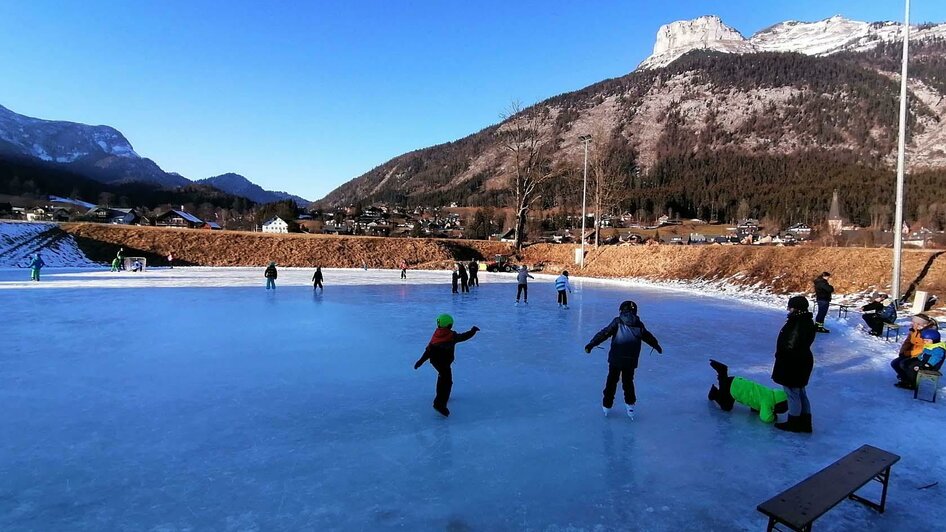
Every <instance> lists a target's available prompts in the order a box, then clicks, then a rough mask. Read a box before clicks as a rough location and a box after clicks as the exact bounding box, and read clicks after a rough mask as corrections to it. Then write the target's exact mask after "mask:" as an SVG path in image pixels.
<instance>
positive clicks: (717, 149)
mask: <svg viewBox="0 0 946 532" xmlns="http://www.w3.org/2000/svg"><path fill="white" fill-rule="evenodd" d="M913 29H914V30H915V31H914V32H911V35H912V38H911V40H914V39H915V40H914V42H913V44H912V45H911V51H912V55H911V67H910V96H909V101H910V117H909V143H908V146H907V149H908V154H907V155H908V164H909V171H910V172H911V186H910V187H909V189H908V190H907V194H908V199H907V204H908V207H907V208H908V212H907V216H908V217H913V218H912V219H917V218H923V217H927V218H930V219H933V218H937V217H939V214H938V213H939V209H940V207H939V205H941V204H944V203H946V189H943V187H941V186H937V185H936V183H937V182H938V181H937V179H941V178H943V176H944V175H946V40H944V39H943V38H941V37H943V36H946V24H938V25H937V24H925V25H922V26H918V27H916V28H913ZM901 30H902V27H901V26H900V25H898V24H896V23H887V22H879V23H866V22H857V21H850V20H847V19H843V18H841V17H832V18H830V19H827V20H823V21H820V22H813V23H803V22H784V23H781V24H777V25H775V26H772V27H771V28H768V29H766V30H763V31H761V32H759V33H758V34H756V35H755V36H753V37H752V38H751V39H745V38H744V37H743V36H742V35H741V34H740V33H739V32H738V31H736V30H735V29H733V28H730V27H729V26H726V25H725V24H723V23H722V21H721V20H720V19H719V18H718V17H701V18H699V19H696V20H692V21H681V22H674V23H672V24H668V25H666V26H663V27H662V28H661V29H660V32H659V33H658V35H657V43H656V45H655V47H654V54H653V55H652V56H651V57H649V58H648V59H646V60H645V61H644V62H642V63H641V65H640V67H639V68H637V69H636V70H634V71H633V72H631V73H629V74H627V75H624V76H621V77H618V78H613V79H607V80H604V81H601V82H598V83H595V84H593V85H590V86H588V87H585V88H582V89H579V90H575V91H572V92H568V93H564V94H560V95H558V96H554V97H551V98H549V99H547V100H544V101H542V102H539V103H537V104H535V105H534V106H532V107H529V108H526V109H524V110H522V113H521V114H517V115H515V116H513V117H511V118H510V119H508V120H504V121H503V122H500V123H498V124H495V125H492V126H489V127H487V128H485V129H483V130H481V131H479V132H476V133H473V134H471V135H469V136H466V137H464V138H461V139H458V140H456V141H453V142H448V143H446V144H441V145H437V146H431V147H428V148H423V149H418V150H414V151H411V152H408V153H405V154H403V155H399V156H397V157H395V158H393V159H391V160H390V161H387V162H385V163H383V164H381V165H379V166H378V167H376V168H374V169H372V170H370V171H368V172H366V173H365V174H363V175H361V176H359V177H357V178H355V179H353V180H351V181H349V182H347V183H345V184H343V185H342V186H340V187H338V188H337V189H335V190H334V191H332V192H331V193H329V194H328V195H327V196H326V197H325V198H323V199H322V200H320V203H323V204H326V205H348V204H350V203H354V202H361V203H370V202H372V201H386V202H391V203H397V204H407V205H448V204H450V203H453V202H456V203H458V204H460V205H461V206H473V207H476V206H510V204H511V202H512V198H513V192H512V190H511V184H512V183H513V176H514V170H513V169H514V168H515V166H516V160H515V158H514V156H513V154H512V153H511V152H510V150H509V149H508V145H504V143H503V141H502V138H503V137H502V135H504V134H506V135H508V134H509V132H510V131H513V130H514V128H515V124H514V123H513V121H514V120H517V117H521V116H531V117H534V118H531V119H529V120H534V121H535V122H534V123H533V122H531V121H530V122H529V124H530V125H529V126H528V127H529V130H530V131H535V132H536V135H537V137H538V141H539V145H540V146H541V150H540V151H539V152H538V153H537V156H539V157H541V164H542V166H541V168H543V172H545V173H546V174H547V175H550V176H551V178H550V179H549V180H548V181H546V182H545V183H544V184H543V185H542V188H541V190H538V194H539V195H540V198H539V199H538V200H537V201H536V203H535V204H534V206H535V208H545V209H550V208H555V207H558V208H561V207H566V208H569V209H574V208H575V205H579V206H580V205H581V201H582V200H581V179H580V176H581V175H582V146H581V144H580V143H579V141H578V139H579V137H580V136H582V135H592V137H593V142H592V144H591V157H592V161H594V160H598V161H599V162H600V163H602V164H601V165H599V166H601V168H603V170H602V171H603V172H605V173H606V174H607V175H606V178H607V179H610V180H614V181H615V182H616V183H617V185H618V190H620V191H621V192H622V195H623V196H624V199H622V200H621V202H620V205H619V206H613V208H620V209H622V210H625V211H629V212H633V213H639V212H640V213H644V214H646V215H647V216H654V217H656V216H657V215H659V214H660V213H664V214H666V213H668V212H672V213H674V214H675V215H681V216H695V217H700V218H719V219H733V218H736V217H737V213H742V214H745V213H749V214H751V215H753V216H755V217H763V216H771V217H773V218H774V219H777V220H784V221H786V222H787V221H790V220H795V221H797V220H798V219H812V220H817V219H818V217H819V216H823V215H824V213H826V212H827V208H828V202H829V201H830V198H831V195H832V192H833V190H834V189H840V195H841V201H842V203H843V204H844V205H843V207H844V209H845V210H846V211H847V212H849V213H851V214H852V217H853V218H854V219H855V220H856V221H857V222H858V223H862V224H865V225H866V224H868V223H871V222H872V221H875V220H883V219H885V217H886V219H889V212H890V205H891V202H890V197H892V194H893V190H892V183H893V182H894V180H893V179H892V177H891V176H892V172H893V168H894V166H895V162H896V148H897V134H898V130H897V123H898V110H899V83H898V78H899V72H900V52H901V46H900V44H899V43H897V42H896V38H897V36H898V35H900V36H902V33H900V32H901ZM497 111H501V109H497ZM533 124H534V125H533ZM594 168H595V165H592V173H595V170H594ZM576 176H579V177H577V178H576ZM576 183H577V185H576ZM592 190H594V189H593V188H591V189H589V197H590V195H591V194H592V192H591V191H592ZM911 196H912V197H911ZM740 207H741V208H740ZM579 208H580V207H579ZM572 212H574V211H572ZM930 212H934V213H935V216H934V215H930V214H929V213H930ZM937 224H939V222H936V223H935V224H934V225H937ZM944 226H946V224H944Z"/></svg>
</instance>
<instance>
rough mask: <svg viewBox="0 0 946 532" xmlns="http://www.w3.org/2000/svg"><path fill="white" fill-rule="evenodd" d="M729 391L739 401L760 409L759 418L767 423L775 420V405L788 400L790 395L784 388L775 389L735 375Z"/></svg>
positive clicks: (754, 408)
mask: <svg viewBox="0 0 946 532" xmlns="http://www.w3.org/2000/svg"><path fill="white" fill-rule="evenodd" d="M729 393H730V395H732V398H733V399H735V400H736V401H737V402H739V403H742V404H744V405H746V406H748V407H749V408H751V409H753V410H758V411H759V418H761V419H762V421H764V422H766V423H772V422H773V421H775V405H776V404H778V403H781V402H782V401H788V396H787V395H785V392H783V391H782V390H773V389H772V388H769V387H767V386H763V385H761V384H759V383H756V382H752V381H750V380H748V379H743V378H742V377H733V380H732V384H731V385H730V387H729Z"/></svg>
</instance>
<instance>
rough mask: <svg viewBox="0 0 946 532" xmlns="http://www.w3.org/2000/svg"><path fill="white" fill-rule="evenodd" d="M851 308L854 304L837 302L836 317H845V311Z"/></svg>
mask: <svg viewBox="0 0 946 532" xmlns="http://www.w3.org/2000/svg"><path fill="white" fill-rule="evenodd" d="M852 308H854V305H845V304H843V303H838V319H841V318H842V317H844V318H846V317H847V311H848V310H851V309H852ZM842 314H843V316H842Z"/></svg>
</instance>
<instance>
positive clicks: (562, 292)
mask: <svg viewBox="0 0 946 532" xmlns="http://www.w3.org/2000/svg"><path fill="white" fill-rule="evenodd" d="M555 290H557V291H558V307H559V308H566V309H567V308H568V293H567V292H571V291H572V285H570V284H568V270H565V271H563V272H562V275H559V276H558V277H557V278H556V279H555ZM566 291H567V292H566Z"/></svg>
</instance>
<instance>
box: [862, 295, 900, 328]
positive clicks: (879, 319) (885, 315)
mask: <svg viewBox="0 0 946 532" xmlns="http://www.w3.org/2000/svg"><path fill="white" fill-rule="evenodd" d="M885 299H887V295H886V294H880V293H877V294H874V295H873V297H872V298H871V302H870V303H868V304H866V305H864V306H863V307H861V312H862V313H863V316H862V317H863V318H864V322H865V323H867V326H868V327H869V328H870V335H871V336H880V335H881V334H883V332H884V324H886V323H894V322H895V321H897V306H896V305H895V304H894V303H893V302H892V301H891V302H890V303H888V304H886V305H885V304H884V303H885V301H884V300H885Z"/></svg>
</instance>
